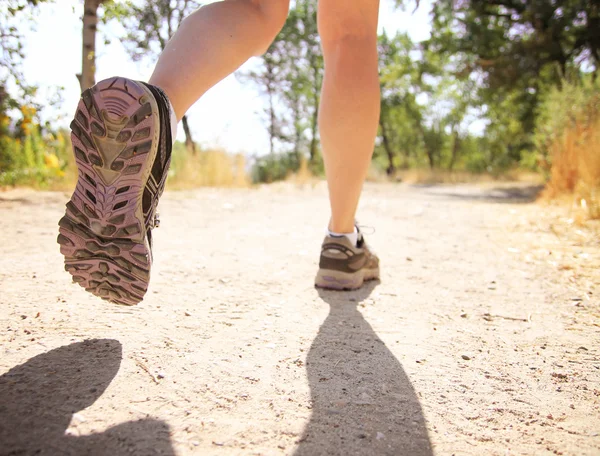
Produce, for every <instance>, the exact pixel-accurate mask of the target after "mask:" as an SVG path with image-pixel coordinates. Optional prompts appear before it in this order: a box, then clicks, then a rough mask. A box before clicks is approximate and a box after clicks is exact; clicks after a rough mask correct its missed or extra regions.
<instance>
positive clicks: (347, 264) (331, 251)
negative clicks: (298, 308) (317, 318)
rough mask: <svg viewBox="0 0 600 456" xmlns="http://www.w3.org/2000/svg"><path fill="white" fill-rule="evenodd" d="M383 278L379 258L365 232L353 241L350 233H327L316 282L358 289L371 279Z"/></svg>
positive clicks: (328, 285) (339, 287)
mask: <svg viewBox="0 0 600 456" xmlns="http://www.w3.org/2000/svg"><path fill="white" fill-rule="evenodd" d="M378 279H379V258H377V255H375V254H374V253H373V252H371V251H370V250H369V247H368V246H367V244H366V242H365V239H364V237H363V235H362V233H361V232H360V230H359V232H358V242H357V244H356V245H352V243H351V242H350V240H349V239H348V238H347V237H346V236H326V237H325V240H324V241H323V244H322V245H321V258H320V260H319V272H317V277H316V279H315V286H316V287H319V288H328V289H332V290H355V289H357V288H360V287H361V286H362V285H363V283H364V282H365V281H367V280H378Z"/></svg>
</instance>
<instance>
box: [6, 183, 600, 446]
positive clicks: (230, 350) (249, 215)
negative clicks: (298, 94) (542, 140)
mask: <svg viewBox="0 0 600 456" xmlns="http://www.w3.org/2000/svg"><path fill="white" fill-rule="evenodd" d="M523 193H524V192H522V191H519V192H517V194H516V196H522V195H523ZM325 194H326V193H325V187H324V186H323V185H322V184H318V185H317V186H316V187H314V188H311V187H308V188H296V187H294V186H292V185H288V184H286V185H276V186H270V187H264V188H261V189H253V190H244V191H234V190H201V191H194V192H182V193H168V194H167V195H166V196H165V197H164V201H163V202H162V205H161V219H162V222H163V223H162V226H161V228H160V229H159V230H157V231H156V237H155V246H156V255H155V267H154V270H153V281H152V283H151V288H150V290H149V293H148V297H147V299H146V300H145V301H144V302H143V303H142V304H141V305H139V306H137V307H134V308H127V307H118V306H115V305H111V304H107V303H105V302H104V301H101V300H99V299H97V298H94V297H92V296H88V295H87V294H86V293H85V292H84V291H83V290H81V289H80V288H79V287H78V286H75V285H73V284H71V283H70V277H69V275H68V274H67V273H65V272H64V271H63V270H62V257H61V256H60V254H59V252H58V245H57V244H56V243H55V239H56V235H57V228H56V223H57V221H58V219H59V217H60V216H61V215H62V212H63V204H64V202H65V201H66V196H65V195H63V194H59V193H33V192H23V191H18V192H9V193H4V194H0V215H1V217H0V325H1V327H2V332H1V333H0V343H1V346H0V347H1V348H0V454H1V455H25V454H26V455H29V454H40V455H63V454H67V455H78V456H79V455H125V454H135V455H153V454H163V455H174V454H177V455H188V454H194V455H196V454H198V455H237V454H242V455H284V454H285V455H295V456H312V455H344V456H345V455H376V456H378V455H407V456H408V455H411V456H412V455H434V454H435V455H451V454H456V455H470V454H472V455H483V454H485V455H517V454H524V455H530V454H542V455H543V454H564V455H567V454H569V455H598V454H600V435H599V432H600V345H599V343H600V336H599V333H600V327H599V324H600V311H599V308H600V304H599V297H600V296H599V294H600V290H598V288H597V285H598V282H597V278H598V275H597V271H598V269H597V268H595V267H591V266H590V265H597V264H598V262H597V260H598V259H600V257H599V246H598V242H597V240H594V239H589V234H586V233H585V232H582V233H583V234H582V235H581V236H582V239H585V240H586V241H585V242H584V241H582V242H579V243H574V244H573V245H571V244H568V243H565V241H564V240H561V237H560V236H561V235H560V234H557V232H556V230H555V229H554V228H553V227H552V226H551V225H549V224H548V222H546V221H545V220H546V219H545V218H544V217H545V214H544V210H545V209H543V208H540V207H539V206H536V205H531V204H522V203H523V200H522V199H519V198H517V199H514V200H513V199H511V198H512V197H513V196H515V194H514V192H513V191H512V190H510V191H509V190H506V189H504V190H494V191H490V190H488V191H485V192H482V191H480V190H477V189H475V188H473V187H423V188H414V187H409V186H405V185H399V186H391V185H370V186H367V187H366V189H365V194H364V198H363V201H362V210H361V211H360V214H361V220H363V221H364V223H365V224H370V225H373V226H374V227H375V228H376V233H374V234H372V235H370V236H368V240H369V241H370V243H371V245H372V246H373V247H374V249H375V250H376V251H377V252H378V253H379V255H380V257H381V262H382V281H381V283H380V284H378V285H376V286H371V287H369V288H366V289H364V290H362V291H359V292H352V293H335V292H317V291H316V290H315V289H314V288H313V286H312V280H313V277H314V273H315V272H316V262H317V260H318V248H319V244H320V241H321V236H322V231H323V226H324V224H325V222H326V220H325V217H326V213H327V211H326V209H327V202H326V199H325ZM567 244H568V245H567ZM594 287H596V288H594ZM38 451H39V452H38Z"/></svg>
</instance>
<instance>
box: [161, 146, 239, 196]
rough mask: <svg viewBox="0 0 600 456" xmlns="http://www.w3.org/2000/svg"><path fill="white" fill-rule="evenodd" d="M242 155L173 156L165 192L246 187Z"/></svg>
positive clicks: (179, 152)
mask: <svg viewBox="0 0 600 456" xmlns="http://www.w3.org/2000/svg"><path fill="white" fill-rule="evenodd" d="M249 185H250V179H249V177H248V175H247V173H246V160H245V157H244V155H242V154H236V155H231V154H228V153H227V152H225V151H224V150H220V149H209V150H201V151H199V152H197V153H196V154H195V155H193V154H191V153H189V152H187V151H182V150H175V151H174V153H173V160H172V165H171V168H170V170H169V179H168V181H167V188H168V189H170V190H184V189H190V188H196V187H248V186H249Z"/></svg>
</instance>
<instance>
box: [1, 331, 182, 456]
mask: <svg viewBox="0 0 600 456" xmlns="http://www.w3.org/2000/svg"><path fill="white" fill-rule="evenodd" d="M121 357H122V348H121V344H120V343H119V342H118V341H116V340H111V339H93V340H87V341H84V342H79V343H74V344H71V345H66V346H63V347H59V348H57V349H54V350H51V351H49V352H47V353H43V354H41V355H38V356H35V357H33V358H31V359H30V360H29V361H27V362H26V363H25V364H21V365H20V366H16V367H14V368H12V369H11V370H10V371H8V372H7V373H6V374H4V375H2V376H1V377H0V455H34V454H35V455H57V454H60V455H77V456H80V455H94V456H95V455H111V456H113V455H115V456H118V455H125V454H127V455H131V454H144V455H146V454H147V455H152V454H162V455H174V454H175V453H174V451H173V449H172V447H171V443H170V439H169V428H168V426H167V424H166V423H163V422H162V421H157V420H140V421H136V422H129V423H124V424H121V425H118V426H115V427H113V428H110V429H108V430H107V431H105V432H102V433H97V434H91V435H87V436H82V437H75V436H68V435H65V430H66V429H67V428H68V426H69V423H70V421H71V417H72V415H73V414H74V413H76V412H78V411H80V410H82V409H84V408H86V407H89V406H90V405H92V404H93V403H94V402H95V401H96V400H97V399H98V398H99V397H100V396H101V395H102V393H103V392H104V391H105V390H106V388H107V387H108V385H109V384H110V382H111V381H112V379H113V378H114V377H115V375H116V374H117V372H118V371H119V366H120V364H121Z"/></svg>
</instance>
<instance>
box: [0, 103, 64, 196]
mask: <svg viewBox="0 0 600 456" xmlns="http://www.w3.org/2000/svg"><path fill="white" fill-rule="evenodd" d="M21 113H22V116H23V117H22V118H21V119H20V120H19V122H18V123H17V126H16V128H15V129H14V130H13V131H9V129H8V117H4V120H3V121H2V125H1V126H0V128H1V129H2V134H0V187H2V186H7V185H13V186H14V185H30V186H35V187H48V186H49V185H52V184H54V183H57V182H60V181H61V180H63V178H64V177H65V170H66V169H67V167H68V165H69V164H70V162H71V161H72V158H71V151H70V142H69V140H68V133H67V132H65V131H58V132H56V133H54V134H51V133H46V134H42V129H41V127H40V126H39V125H38V124H37V123H35V121H34V113H35V112H34V110H33V109H32V108H27V107H24V108H22V109H21Z"/></svg>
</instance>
